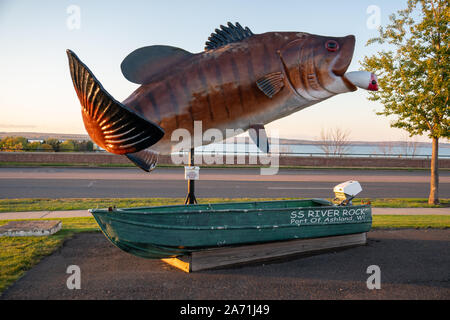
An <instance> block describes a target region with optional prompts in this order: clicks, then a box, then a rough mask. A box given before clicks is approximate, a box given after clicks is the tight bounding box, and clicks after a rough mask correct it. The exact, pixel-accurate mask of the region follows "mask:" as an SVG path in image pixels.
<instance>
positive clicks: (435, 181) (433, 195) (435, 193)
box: [428, 137, 439, 204]
mask: <svg viewBox="0 0 450 320" xmlns="http://www.w3.org/2000/svg"><path fill="white" fill-rule="evenodd" d="M438 155H439V139H438V138H435V137H433V150H432V152H431V183H430V197H429V198H428V204H439V168H438Z"/></svg>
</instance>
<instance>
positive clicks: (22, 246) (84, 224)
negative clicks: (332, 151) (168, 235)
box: [0, 215, 450, 294]
mask: <svg viewBox="0 0 450 320" xmlns="http://www.w3.org/2000/svg"><path fill="white" fill-rule="evenodd" d="M58 220H61V221H62V225H63V226H62V229H61V231H59V232H57V233H56V234H54V235H51V236H47V237H0V247H1V250H0V294H1V292H3V291H4V290H5V289H6V288H7V287H8V286H10V285H11V284H12V283H13V282H14V281H16V280H17V279H19V278H20V277H21V276H22V275H24V274H25V272H26V271H27V270H29V269H31V268H32V267H33V266H34V265H35V264H37V263H38V262H39V261H40V260H41V259H42V258H43V257H45V256H47V255H50V254H52V253H53V252H54V251H55V250H56V249H58V248H59V247H60V246H61V245H62V244H63V242H64V241H65V240H67V239H70V238H71V237H72V236H73V235H74V234H76V233H80V232H95V231H96V232H98V231H99V228H98V226H97V223H96V222H95V220H94V218H91V217H89V218H63V219H58ZM7 222H8V221H7V220H3V221H1V220H0V225H3V224H5V223H7ZM372 227H373V228H374V229H380V228H389V229H392V228H441V229H442V228H449V227H450V216H443V215H431V216H430V215H428V216H421V215H417V216H392V215H381V216H380V215H376V216H373V225H372ZM117 250H119V249H117Z"/></svg>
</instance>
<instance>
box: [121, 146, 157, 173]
mask: <svg viewBox="0 0 450 320" xmlns="http://www.w3.org/2000/svg"><path fill="white" fill-rule="evenodd" d="M158 155H159V154H158V152H155V151H153V150H150V149H145V150H141V151H139V152H136V153H129V154H126V157H127V158H128V159H130V160H131V162H133V163H134V164H135V165H136V166H138V167H139V168H141V169H142V170H144V171H147V172H150V171H152V170H153V169H155V167H156V164H157V163H158Z"/></svg>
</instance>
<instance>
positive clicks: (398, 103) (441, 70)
mask: <svg viewBox="0 0 450 320" xmlns="http://www.w3.org/2000/svg"><path fill="white" fill-rule="evenodd" d="M449 15H450V12H449V1H448V0H408V7H407V8H406V9H405V10H400V11H398V12H397V14H392V15H391V16H390V24H389V25H388V26H386V27H385V28H380V29H379V36H378V37H376V38H373V39H370V40H369V41H368V43H367V45H371V44H374V43H378V44H382V45H386V46H387V48H389V49H386V50H383V51H381V52H378V53H377V54H375V55H372V56H369V57H365V58H364V61H363V62H362V64H363V66H364V67H365V68H366V69H368V70H372V71H373V72H375V73H376V74H378V76H379V86H380V88H381V91H380V92H378V93H370V97H369V99H370V100H372V101H380V102H381V103H382V104H383V105H384V110H383V111H381V112H378V113H377V114H378V115H386V116H391V115H394V116H395V117H396V119H395V120H394V121H393V122H392V123H391V126H392V127H396V128H402V129H405V130H406V131H408V132H409V134H410V136H414V135H422V134H425V133H426V134H428V136H429V137H430V139H431V140H432V145H433V147H432V157H431V182H430V195H429V199H428V203H430V204H438V203H439V192H438V186H439V174H438V152H439V139H440V138H447V139H448V138H449V137H450V121H449V115H450V109H449V107H448V91H449V86H450V84H449V68H450V65H449V52H450V49H449V43H450V41H449V40H450V39H449V27H448V21H449Z"/></svg>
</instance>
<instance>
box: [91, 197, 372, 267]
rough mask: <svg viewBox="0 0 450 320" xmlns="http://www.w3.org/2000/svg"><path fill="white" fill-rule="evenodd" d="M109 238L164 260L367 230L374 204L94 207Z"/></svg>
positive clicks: (128, 249) (292, 202)
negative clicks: (207, 250)
mask: <svg viewBox="0 0 450 320" xmlns="http://www.w3.org/2000/svg"><path fill="white" fill-rule="evenodd" d="M91 213H92V214H93V216H94V217H95V219H96V221H97V223H98V224H99V226H100V228H101V230H102V231H103V233H104V234H105V235H106V237H107V238H108V239H109V240H110V241H111V242H112V243H113V244H114V245H116V246H117V247H119V248H120V249H122V250H124V251H126V252H129V253H131V254H134V255H136V256H140V257H144V258H151V259H160V258H169V257H176V256H180V255H186V254H189V253H191V252H193V251H199V250H204V249H210V248H217V247H223V246H237V245H248V244H256V243H265V242H273V241H286V240H292V239H305V238H317V237H328V236H335V235H344V234H353V233H361V232H367V231H369V230H370V228H371V226H372V214H371V207H370V206H368V205H361V206H342V207H339V206H333V205H332V204H331V203H329V202H328V201H325V200H320V199H311V200H290V201H268V202H241V203H223V204H211V205H188V206H184V205H183V206H161V207H148V208H130V209H115V210H112V211H108V210H107V209H96V210H91Z"/></svg>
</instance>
